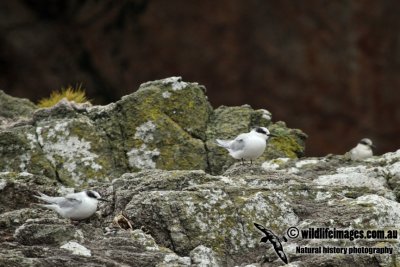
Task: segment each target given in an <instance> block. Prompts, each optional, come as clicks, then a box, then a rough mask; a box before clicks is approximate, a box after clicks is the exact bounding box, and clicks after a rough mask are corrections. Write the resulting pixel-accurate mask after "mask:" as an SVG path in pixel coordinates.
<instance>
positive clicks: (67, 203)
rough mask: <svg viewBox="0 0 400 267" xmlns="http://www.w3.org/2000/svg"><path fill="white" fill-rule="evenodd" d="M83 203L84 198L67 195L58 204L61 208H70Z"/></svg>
mask: <svg viewBox="0 0 400 267" xmlns="http://www.w3.org/2000/svg"><path fill="white" fill-rule="evenodd" d="M81 203H82V200H79V199H76V198H69V197H65V198H63V200H62V201H60V202H59V203H57V204H58V206H60V208H70V207H75V206H77V205H79V204H81Z"/></svg>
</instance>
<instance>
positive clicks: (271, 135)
mask: <svg viewBox="0 0 400 267" xmlns="http://www.w3.org/2000/svg"><path fill="white" fill-rule="evenodd" d="M268 136H269V137H278V136H277V135H276V134H272V133H270V134H268Z"/></svg>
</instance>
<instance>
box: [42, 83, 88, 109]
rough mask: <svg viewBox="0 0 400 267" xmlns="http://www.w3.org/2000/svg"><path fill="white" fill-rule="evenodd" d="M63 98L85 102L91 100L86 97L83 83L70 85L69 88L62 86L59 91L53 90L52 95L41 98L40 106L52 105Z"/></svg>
mask: <svg viewBox="0 0 400 267" xmlns="http://www.w3.org/2000/svg"><path fill="white" fill-rule="evenodd" d="M63 98H66V99H68V101H74V102H75V103H85V102H87V101H89V100H88V99H87V98H86V93H85V90H84V89H82V85H77V86H76V88H73V87H72V86H71V85H69V86H68V87H67V88H61V90H59V91H53V92H51V94H50V97H48V98H43V99H41V100H40V101H39V103H38V107H39V108H49V107H52V106H54V105H55V104H57V103H58V102H59V101H60V100H61V99H63Z"/></svg>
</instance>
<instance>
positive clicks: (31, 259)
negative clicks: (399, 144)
mask: <svg viewBox="0 0 400 267" xmlns="http://www.w3.org/2000/svg"><path fill="white" fill-rule="evenodd" d="M20 118H21V117H20V116H16V117H15V120H16V121H18V123H16V124H13V125H7V126H5V127H4V129H2V130H1V131H0V136H1V137H3V138H2V139H0V145H1V146H0V156H1V157H0V266H18V267H20V266H22V267H25V266H44V267H50V266H82V265H84V266H89V267H92V266H138V267H139V266H140V267H142V266H144V267H147V266H155V267H175V266H182V267H184V266H197V267H200V266H201V267H202V266H248V267H250V266H259V267H262V266H263V267H264V266H281V265H282V264H283V263H282V261H281V260H280V259H279V258H278V257H277V255H276V254H275V252H274V250H273V249H272V248H271V245H270V244H267V245H265V244H264V243H260V239H261V237H262V234H261V233H260V232H259V231H258V230H257V229H256V228H255V227H254V225H253V223H254V222H257V223H260V224H262V225H264V226H265V227H266V228H268V229H270V230H272V231H273V232H274V233H275V234H276V235H278V236H279V237H282V235H287V234H285V233H286V231H287V229H288V228H289V227H292V226H296V227H298V228H299V229H308V228H309V227H330V228H337V229H351V228H353V229H359V230H369V229H377V230H383V229H384V230H391V229H398V228H400V204H399V202H398V201H399V199H400V165H399V162H400V150H398V151H396V152H392V153H387V154H384V155H382V156H379V157H372V158H370V159H367V160H364V161H351V160H350V159H349V158H348V157H347V156H345V155H344V156H340V155H328V156H327V157H324V158H297V157H300V156H301V155H303V153H304V142H305V138H306V135H305V134H304V133H302V132H301V131H300V130H295V129H289V128H287V127H286V125H285V123H283V122H276V123H273V122H272V115H271V113H269V112H268V111H267V110H253V109H252V108H251V107H250V106H242V107H220V108H218V109H215V110H213V109H212V108H211V107H210V105H209V103H208V101H207V99H206V96H205V94H204V88H203V87H202V86H200V85H198V84H196V83H187V82H183V81H182V80H181V79H180V78H179V77H171V78H167V79H164V80H159V81H154V82H149V83H145V84H143V85H142V86H141V88H140V89H139V90H138V91H137V92H136V93H133V94H131V95H128V96H125V97H123V98H122V99H121V100H120V101H117V102H116V103H112V104H110V105H107V106H90V105H87V104H82V105H81V104H76V103H73V102H68V101H65V100H64V101H61V102H60V103H58V104H57V105H56V106H54V107H52V108H50V109H39V110H37V111H35V112H34V113H33V115H32V116H31V117H28V118H24V119H23V120H20ZM256 125H260V126H267V127H268V128H269V129H270V130H271V132H273V133H275V134H276V135H278V137H277V138H275V139H272V140H271V142H270V143H269V144H268V148H267V150H266V153H265V154H264V155H263V156H262V157H260V159H259V160H257V161H256V162H255V163H254V164H253V165H251V166H250V165H249V164H245V165H241V164H240V163H234V164H233V161H232V160H231V158H230V157H229V156H228V155H227V152H225V151H224V150H223V149H222V148H219V147H216V146H215V144H214V143H213V141H214V140H215V137H220V138H229V137H234V136H236V135H237V134H238V133H240V132H244V131H247V130H248V129H249V128H251V127H253V126H256ZM66 186H69V187H66ZM82 188H92V189H94V190H96V191H98V192H99V193H100V194H101V195H102V196H103V197H104V198H106V199H108V200H110V202H102V203H101V204H99V208H98V211H97V212H96V214H95V215H94V216H93V217H91V218H89V219H88V220H86V221H83V222H80V223H79V224H78V225H73V224H71V223H70V222H69V221H68V220H64V219H60V218H59V216H58V215H57V214H56V213H54V212H52V211H51V210H46V209H43V208H41V207H40V206H39V205H37V204H36V203H38V202H39V201H38V200H37V199H36V198H34V197H33V195H34V194H35V193H36V192H37V191H41V192H44V193H46V194H49V195H64V194H66V193H68V192H71V191H74V190H75V191H78V190H81V189H82ZM282 244H283V249H284V251H285V252H286V254H287V256H288V259H289V262H290V264H291V265H290V266H321V265H326V266H327V265H329V266H387V267H389V266H396V265H398V264H400V262H399V260H398V257H396V255H398V253H399V252H400V245H399V242H398V239H396V240H387V239H383V240H364V239H360V240H337V239H335V240H307V239H301V238H296V239H290V238H289V239H288V241H287V242H284V239H283V238H282ZM297 246H303V247H304V246H308V247H318V246H338V247H353V246H366V247H390V248H393V250H394V252H393V255H388V254H382V255H379V254H373V255H369V254H358V255H357V254H353V255H343V254H299V253H296V247H297Z"/></svg>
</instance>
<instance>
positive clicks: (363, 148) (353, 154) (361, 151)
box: [350, 138, 375, 160]
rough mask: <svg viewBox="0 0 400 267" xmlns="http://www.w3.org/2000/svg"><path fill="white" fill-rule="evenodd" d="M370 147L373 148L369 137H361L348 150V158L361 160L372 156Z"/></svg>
mask: <svg viewBox="0 0 400 267" xmlns="http://www.w3.org/2000/svg"><path fill="white" fill-rule="evenodd" d="M372 148H375V146H374V144H372V141H371V139H369V138H363V139H361V141H360V142H358V144H357V146H356V147H354V148H353V149H351V150H350V158H351V159H352V160H363V159H367V158H370V157H372V155H373V152H372Z"/></svg>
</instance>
